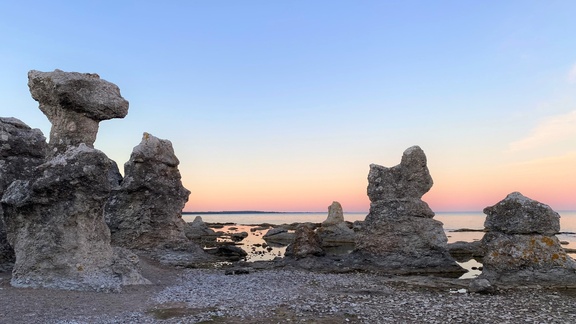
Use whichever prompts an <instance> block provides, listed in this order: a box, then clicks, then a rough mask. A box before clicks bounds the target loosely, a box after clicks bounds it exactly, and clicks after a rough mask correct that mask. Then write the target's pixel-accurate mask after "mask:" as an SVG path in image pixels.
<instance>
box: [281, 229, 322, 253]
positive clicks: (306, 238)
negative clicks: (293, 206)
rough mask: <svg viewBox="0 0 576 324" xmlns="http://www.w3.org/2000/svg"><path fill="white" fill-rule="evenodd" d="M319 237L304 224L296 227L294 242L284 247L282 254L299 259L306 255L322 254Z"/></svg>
mask: <svg viewBox="0 0 576 324" xmlns="http://www.w3.org/2000/svg"><path fill="white" fill-rule="evenodd" d="M325 254H326V252H325V251H324V250H323V249H322V242H321V240H320V237H319V236H318V234H316V232H314V229H312V228H311V227H309V226H306V225H300V226H298V227H297V228H296V233H295V238H294V242H292V243H290V245H288V247H287V248H286V252H285V253H284V256H286V257H287V258H294V259H301V258H305V257H308V256H324V255H325Z"/></svg>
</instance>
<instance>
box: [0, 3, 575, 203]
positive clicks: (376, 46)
mask: <svg viewBox="0 0 576 324" xmlns="http://www.w3.org/2000/svg"><path fill="white" fill-rule="evenodd" d="M575 12H576V2H573V1H546V2H544V1H482V2H477V1H476V2H474V1H91V2H80V1H50V2H46V1H3V2H2V3H0V41H1V44H2V45H1V46H0V62H1V63H0V64H2V66H1V71H2V73H1V74H0V115H2V116H13V117H17V118H19V119H21V120H23V121H24V122H26V123H28V124H29V125H30V126H32V127H37V128H40V129H42V131H43V132H44V133H45V134H46V135H47V136H48V133H49V128H50V125H49V123H48V121H47V120H46V118H45V117H44V116H43V115H42V113H41V112H40V110H38V108H37V103H36V102H35V101H34V100H32V99H31V97H30V94H29V91H28V88H27V72H28V71H29V70H31V69H36V70H41V71H51V70H54V69H56V68H58V69H61V70H64V71H77V72H91V73H98V74H99V75H100V76H101V77H102V78H103V79H106V80H108V81H111V82H113V83H115V84H117V85H118V86H119V87H120V89H121V92H122V95H123V96H124V97H125V98H126V99H127V100H128V101H130V111H129V114H128V116H127V117H126V118H125V119H123V120H112V121H104V122H102V123H101V124H100V125H101V126H100V132H99V136H98V141H97V142H96V147H97V148H98V149H101V150H103V151H104V152H105V153H107V154H108V155H109V156H110V157H111V158H113V159H115V160H116V161H117V162H118V163H119V164H120V165H122V164H123V163H124V162H125V161H126V160H127V159H128V157H129V154H130V152H131V150H132V148H133V147H134V146H135V145H137V144H138V143H139V141H140V138H141V135H142V132H144V131H146V132H149V133H152V134H153V135H155V136H157V137H160V138H166V139H170V140H171V141H172V142H173V144H174V148H175V150H176V153H177V155H178V157H179V158H180V160H181V162H182V164H181V166H180V170H181V172H182V175H183V181H184V184H185V186H186V187H187V188H188V189H190V190H191V191H192V194H191V196H190V203H189V205H188V206H187V209H188V210H223V209H268V210H269V209H277V210H320V211H324V210H325V209H326V206H328V205H329V204H330V203H331V202H332V200H338V201H340V202H341V203H342V205H343V207H344V209H345V210H350V211H363V210H367V209H368V200H367V198H366V185H367V183H366V176H367V173H368V165H369V164H370V163H377V164H382V165H385V166H393V165H395V164H397V163H399V161H400V157H401V155H402V152H403V151H404V149H406V148H407V147H409V146H411V145H416V144H417V145H420V146H421V147H422V148H423V149H424V151H425V152H426V154H427V156H428V160H429V167H430V170H431V173H432V176H433V178H434V180H435V186H434V187H433V189H432V190H431V192H430V193H429V194H427V196H425V200H427V201H429V203H430V205H431V206H432V207H433V209H435V210H479V209H482V208H483V207H485V206H486V205H489V204H494V203H496V202H497V201H498V200H500V199H502V198H504V197H505V195H506V194H507V193H509V192H510V191H514V190H519V191H521V192H522V193H523V194H525V195H527V196H529V197H532V198H534V199H538V200H541V201H542V202H545V203H548V204H550V205H551V206H552V207H554V208H557V209H576V201H575V200H576V199H575V197H576V172H575V169H574V167H573V166H574V165H575V164H574V163H576V132H575V131H574V130H575V129H576V113H574V112H576V91H575V90H576V41H573V39H574V35H576V19H574V13H575Z"/></svg>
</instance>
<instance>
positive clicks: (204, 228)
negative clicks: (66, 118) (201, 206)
mask: <svg viewBox="0 0 576 324" xmlns="http://www.w3.org/2000/svg"><path fill="white" fill-rule="evenodd" d="M184 233H185V234H186V237H187V238H188V239H189V240H192V241H194V242H197V243H202V242H206V241H216V237H218V234H216V232H215V231H214V230H213V229H211V228H210V227H208V225H206V223H204V221H203V220H202V217H200V216H196V218H194V221H192V223H186V224H185V227H184Z"/></svg>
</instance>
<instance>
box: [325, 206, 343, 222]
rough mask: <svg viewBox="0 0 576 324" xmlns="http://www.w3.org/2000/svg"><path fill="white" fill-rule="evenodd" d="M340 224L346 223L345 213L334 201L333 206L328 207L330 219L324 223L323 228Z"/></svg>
mask: <svg viewBox="0 0 576 324" xmlns="http://www.w3.org/2000/svg"><path fill="white" fill-rule="evenodd" d="M340 223H344V211H343V210H342V205H340V203H339V202H337V201H333V202H332V204H331V205H330V206H328V217H327V218H326V220H325V221H323V222H322V227H328V226H332V225H338V224H340Z"/></svg>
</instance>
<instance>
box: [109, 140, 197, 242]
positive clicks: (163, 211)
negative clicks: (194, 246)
mask: <svg viewBox="0 0 576 324" xmlns="http://www.w3.org/2000/svg"><path fill="white" fill-rule="evenodd" d="M178 164H179V161H178V158H177V157H176V155H175V154H174V150H173V148H172V143H170V141H167V140H161V139H158V138H156V137H154V136H152V135H150V134H148V133H144V135H143V137H142V142H141V143H140V144H139V145H138V146H136V147H135V148H134V150H133V152H132V155H131V156H130V160H129V161H128V162H126V164H125V165H124V174H125V176H124V180H123V181H122V183H121V184H120V187H119V188H118V189H116V190H113V191H112V193H111V196H110V198H109V199H108V203H107V204H106V208H105V216H106V222H107V223H108V226H109V227H110V231H111V233H112V244H113V245H116V246H122V247H126V248H129V249H141V250H150V249H155V248H172V247H174V248H176V247H178V246H179V245H182V244H188V243H190V242H189V239H188V238H187V237H186V233H185V227H186V223H185V222H184V220H183V219H182V215H181V212H182V209H183V208H184V204H185V203H186V201H188V195H189V194H190V191H188V190H187V189H186V188H184V187H183V186H182V181H181V176H180V171H179V170H178Z"/></svg>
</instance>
